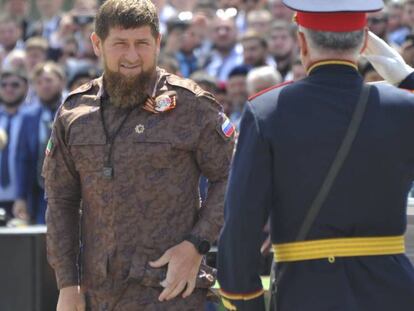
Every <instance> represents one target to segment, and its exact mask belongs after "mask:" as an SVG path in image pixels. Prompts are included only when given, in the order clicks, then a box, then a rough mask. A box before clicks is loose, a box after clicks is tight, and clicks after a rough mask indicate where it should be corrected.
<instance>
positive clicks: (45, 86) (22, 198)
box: [15, 62, 65, 224]
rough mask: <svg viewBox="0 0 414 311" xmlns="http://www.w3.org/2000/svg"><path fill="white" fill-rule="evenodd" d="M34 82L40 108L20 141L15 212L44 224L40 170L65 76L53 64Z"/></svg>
mask: <svg viewBox="0 0 414 311" xmlns="http://www.w3.org/2000/svg"><path fill="white" fill-rule="evenodd" d="M32 80H33V83H34V89H35V91H36V94H37V97H38V103H39V105H37V106H34V107H33V109H31V110H30V111H28V112H27V114H26V115H25V116H24V120H23V126H22V129H21V135H20V139H19V154H18V167H19V170H18V172H19V175H18V180H19V182H18V184H19V186H18V193H17V195H18V200H16V202H15V210H18V211H27V212H28V213H29V215H30V219H31V221H32V222H34V223H41V224H43V223H45V210H46V202H45V199H44V183H43V177H41V170H42V165H43V160H44V155H45V150H46V145H47V142H48V140H49V137H50V132H51V128H52V122H53V119H54V116H55V113H56V110H57V108H58V107H59V105H60V104H61V102H62V97H63V92H64V86H65V75H64V72H63V70H62V69H61V68H60V67H59V66H58V65H56V64H55V63H53V62H46V63H44V64H38V65H37V66H36V67H35V69H34V71H33V76H32Z"/></svg>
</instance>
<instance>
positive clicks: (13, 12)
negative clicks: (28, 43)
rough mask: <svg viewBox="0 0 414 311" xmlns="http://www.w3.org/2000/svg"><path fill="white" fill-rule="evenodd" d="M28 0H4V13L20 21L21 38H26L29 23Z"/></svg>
mask: <svg viewBox="0 0 414 311" xmlns="http://www.w3.org/2000/svg"><path fill="white" fill-rule="evenodd" d="M29 10H30V1H29V0H4V1H3V11H4V13H5V15H7V16H10V17H11V18H13V19H14V20H16V21H17V22H19V23H20V25H21V29H22V31H23V35H22V37H23V39H24V40H26V39H27V38H28V36H27V29H28V28H29V25H30V20H29V17H28V16H29Z"/></svg>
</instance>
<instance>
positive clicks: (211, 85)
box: [190, 70, 217, 95]
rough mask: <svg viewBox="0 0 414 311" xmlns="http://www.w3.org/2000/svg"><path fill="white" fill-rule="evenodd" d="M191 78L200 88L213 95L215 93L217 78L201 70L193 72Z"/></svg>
mask: <svg viewBox="0 0 414 311" xmlns="http://www.w3.org/2000/svg"><path fill="white" fill-rule="evenodd" d="M190 79H191V80H193V81H195V82H196V83H197V84H198V85H199V86H200V87H201V88H202V89H204V90H206V91H207V92H210V93H211V94H213V95H215V94H216V93H217V80H216V79H215V78H214V77H213V76H210V75H209V74H208V73H206V72H205V71H203V70H199V71H196V72H194V73H193V74H192V75H191V77H190Z"/></svg>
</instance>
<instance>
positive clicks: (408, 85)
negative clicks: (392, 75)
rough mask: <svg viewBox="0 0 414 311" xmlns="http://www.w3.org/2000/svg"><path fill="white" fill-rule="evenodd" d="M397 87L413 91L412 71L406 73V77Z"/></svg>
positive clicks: (413, 75) (413, 77)
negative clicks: (408, 73)
mask: <svg viewBox="0 0 414 311" xmlns="http://www.w3.org/2000/svg"><path fill="white" fill-rule="evenodd" d="M398 87H399V88H401V89H407V90H411V91H414V72H413V73H411V74H410V75H408V77H406V78H405V79H404V80H403V81H402V82H401V83H400V85H399V86H398Z"/></svg>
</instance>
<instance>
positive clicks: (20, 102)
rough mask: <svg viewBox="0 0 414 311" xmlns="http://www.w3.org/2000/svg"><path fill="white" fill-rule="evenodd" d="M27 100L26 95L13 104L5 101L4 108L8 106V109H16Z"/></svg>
mask: <svg viewBox="0 0 414 311" xmlns="http://www.w3.org/2000/svg"><path fill="white" fill-rule="evenodd" d="M25 98H26V94H24V95H22V96H20V97H19V98H17V99H16V100H14V101H11V102H5V101H4V100H3V101H2V102H3V104H4V106H6V108H16V107H18V106H20V104H22V103H23V101H24V99H25Z"/></svg>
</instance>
